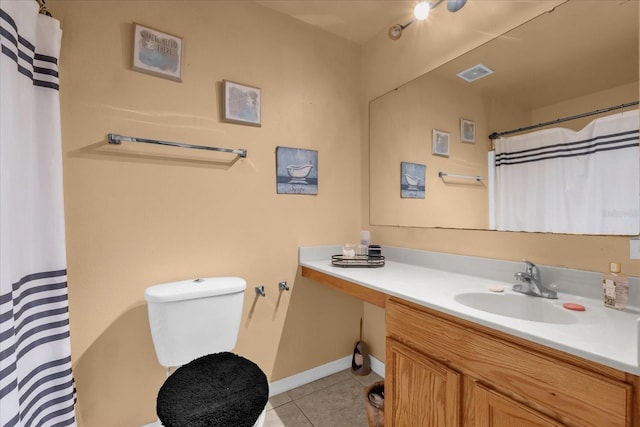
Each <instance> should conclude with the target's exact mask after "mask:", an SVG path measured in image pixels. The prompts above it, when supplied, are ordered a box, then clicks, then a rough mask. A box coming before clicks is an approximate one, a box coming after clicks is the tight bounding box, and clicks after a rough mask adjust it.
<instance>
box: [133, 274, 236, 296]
mask: <svg viewBox="0 0 640 427" xmlns="http://www.w3.org/2000/svg"><path fill="white" fill-rule="evenodd" d="M246 287H247V282H245V280H244V279H243V278H241V277H207V278H202V279H190V280H181V281H179V282H170V283H162V284H159V285H154V286H150V287H148V288H147V289H145V291H144V299H145V300H147V302H171V301H182V300H190V299H197V298H205V297H211V296H216V295H227V294H234V293H238V292H243V291H244V290H245V288H246Z"/></svg>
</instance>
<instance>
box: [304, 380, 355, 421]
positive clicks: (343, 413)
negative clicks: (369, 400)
mask: <svg viewBox="0 0 640 427" xmlns="http://www.w3.org/2000/svg"><path fill="white" fill-rule="evenodd" d="M348 375H349V376H348V377H347V378H346V379H345V380H344V381H340V382H338V383H335V384H333V385H330V386H329V387H324V388H322V389H321V390H318V391H316V392H314V393H311V394H307V395H306V396H304V397H301V398H298V399H295V403H296V405H297V406H298V407H299V408H300V410H301V411H302V412H303V413H304V415H305V416H306V417H307V418H308V419H309V421H311V424H312V425H313V426H314V427H367V426H368V422H367V412H366V408H365V401H364V393H363V386H362V384H360V383H359V382H358V381H356V380H355V379H353V378H352V375H351V373H350V372H348Z"/></svg>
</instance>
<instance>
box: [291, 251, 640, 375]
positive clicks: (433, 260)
mask: <svg viewBox="0 0 640 427" xmlns="http://www.w3.org/2000/svg"><path fill="white" fill-rule="evenodd" d="M337 253H340V246H322V247H313V248H311V247H309V248H300V261H299V262H300V265H301V266H305V267H309V268H312V269H314V270H317V271H320V272H323V273H325V274H329V275H331V276H335V277H338V278H340V279H344V280H346V281H349V282H353V283H356V284H358V285H361V286H364V287H366V288H370V289H374V290H376V291H380V292H383V293H385V294H388V295H391V296H394V297H398V298H401V299H403V300H406V301H410V302H413V303H416V304H419V305H422V306H424V307H428V308H431V309H434V310H438V311H440V312H443V313H446V314H450V315H453V316H456V317H459V318H461V319H465V320H470V321H472V322H475V323H478V324H480V325H484V326H488V327H491V328H493V329H496V330H499V331H502V332H506V333H508V334H511V335H514V336H518V337H521V338H524V339H527V340H530V341H533V342H536V343H539V344H542V345H546V346H548V347H551V348H554V349H557V350H562V351H565V352H567V353H570V354H573V355H576V356H580V357H582V358H584V359H587V360H591V361H594V362H598V363H601V364H603V365H606V366H609V367H612V368H616V369H619V370H621V371H625V372H628V373H632V374H635V375H640V367H639V360H638V359H639V355H638V344H639V334H640V311H639V310H638V309H637V307H634V306H631V307H629V308H628V310H627V311H624V312H621V311H618V310H613V309H610V308H606V307H604V306H603V303H602V299H600V298H593V296H594V294H598V292H599V290H598V289H597V287H596V291H595V292H594V290H593V289H592V288H593V284H591V283H589V289H588V291H587V292H582V295H579V294H578V292H573V291H575V290H576V289H580V288H584V289H586V288H587V286H581V287H576V286H575V285H574V286H571V285H566V286H564V283H563V280H562V277H563V271H562V269H558V268H551V269H549V275H550V276H551V275H552V276H553V277H554V279H555V280H554V282H557V283H560V284H561V285H560V287H559V292H558V299H557V300H546V301H548V303H549V304H553V305H557V306H558V307H559V309H561V310H565V311H567V312H568V313H570V314H571V315H572V316H575V317H576V322H575V323H569V324H564V323H563V324H557V323H553V324H550V323H543V322H535V321H527V320H520V319H515V318H511V317H505V316H501V315H497V314H492V313H489V312H486V311H481V310H476V309H473V308H470V307H468V306H466V305H463V304H460V303H458V302H456V301H455V299H454V296H455V295H456V294H458V293H463V292H487V293H489V291H488V288H489V287H490V286H494V285H501V286H504V287H505V291H504V295H507V294H509V293H514V292H513V291H512V290H511V287H512V285H513V283H514V282H513V281H512V280H511V278H512V277H513V273H510V272H509V273H505V272H506V271H510V270H513V268H514V265H517V264H514V263H511V262H503V261H495V260H486V259H483V258H476V257H466V256H456V255H450V254H438V253H434V252H425V251H414V250H407V249H398V248H383V255H385V257H386V265H385V266H384V267H381V268H344V267H335V266H332V265H331V255H332V254H337ZM452 259H453V260H456V264H458V266H459V267H460V268H459V270H460V271H463V272H464V271H468V270H469V266H471V267H473V268H475V269H478V271H480V275H479V276H475V275H469V274H460V273H454V272H451V271H445V270H443V269H438V268H433V267H432V266H431V265H429V264H432V265H437V264H438V263H442V262H444V261H447V262H449V263H450V262H451V260H452ZM478 263H479V264H478ZM478 265H480V267H478ZM482 266H484V268H485V269H488V268H489V267H490V268H493V267H496V268H495V271H497V274H501V275H502V276H504V281H501V280H496V279H494V278H490V277H486V276H487V275H489V276H490V274H487V271H482V270H483V267H482ZM452 268H456V266H455V265H454V266H452ZM515 268H517V267H515ZM456 269H457V268H456ZM519 270H523V269H522V268H520V269H519ZM541 270H542V274H543V277H542V278H543V283H546V282H545V276H544V274H545V270H544V269H543V268H541ZM572 273H574V274H573V276H576V275H575V270H567V275H566V277H572ZM482 275H484V276H485V277H482ZM578 276H579V275H578ZM592 276H594V274H593V273H588V274H587V275H585V276H584V277H587V278H589V280H593V278H592ZM573 278H575V277H573ZM632 280H633V282H632V285H634V284H635V281H636V278H633V279H632ZM598 283H599V282H598ZM596 286H598V284H596ZM632 288H633V286H632ZM563 289H568V290H571V291H572V293H565V292H563ZM632 291H633V290H632ZM527 298H536V297H527ZM565 302H575V303H579V304H582V305H584V306H585V307H586V310H585V311H583V312H578V311H570V310H566V309H564V308H562V304H563V303H565Z"/></svg>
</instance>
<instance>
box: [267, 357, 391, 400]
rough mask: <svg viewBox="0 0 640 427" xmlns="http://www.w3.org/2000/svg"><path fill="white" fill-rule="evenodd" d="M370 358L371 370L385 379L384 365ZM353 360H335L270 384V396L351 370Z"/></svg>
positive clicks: (345, 358) (344, 358)
mask: <svg viewBox="0 0 640 427" xmlns="http://www.w3.org/2000/svg"><path fill="white" fill-rule="evenodd" d="M369 357H370V360H371V370H372V371H373V372H375V373H376V374H378V375H380V376H381V377H382V378H384V363H383V362H381V361H380V360H378V359H376V358H375V357H373V356H371V355H369ZM351 359H352V356H345V357H343V358H342V359H338V360H334V361H333V362H329V363H326V364H324V365H320V366H317V367H315V368H311V369H309V370H307V371H303V372H300V373H299V374H295V375H291V376H290V377H286V378H283V379H281V380H277V381H274V382H272V383H269V396H270V397H271V396H275V395H277V394H280V393H284V392H285V391H289V390H293V389H294V388H296V387H300V386H303V385H305V384H308V383H310V382H313V381H316V380H319V379H320V378H324V377H328V376H329V375H332V374H335V373H337V372H340V371H344V370H345V369H349V368H351Z"/></svg>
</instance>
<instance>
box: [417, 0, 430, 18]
mask: <svg viewBox="0 0 640 427" xmlns="http://www.w3.org/2000/svg"><path fill="white" fill-rule="evenodd" d="M429 12H431V5H430V4H429V2H427V1H421V2H420V3H418V4H417V5H416V7H414V8H413V15H414V16H415V17H416V19H417V20H418V21H422V20H424V19H426V18H427V16H429Z"/></svg>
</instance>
